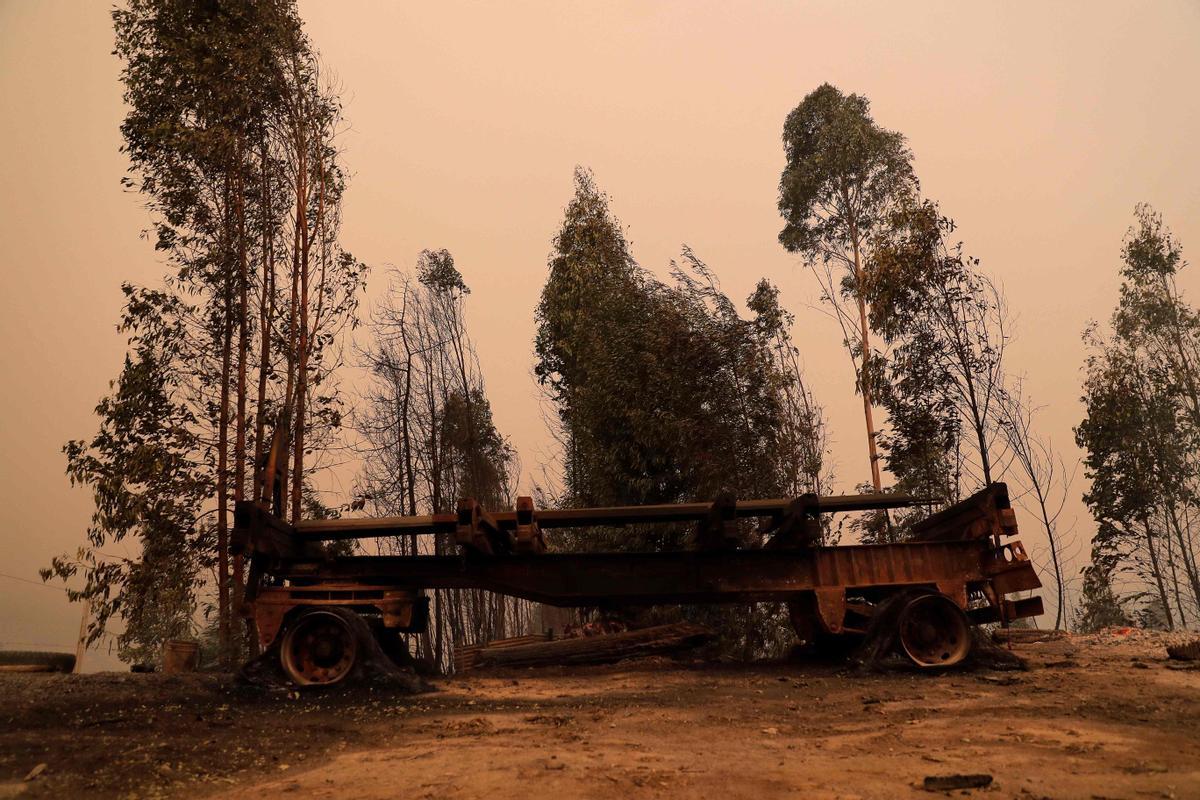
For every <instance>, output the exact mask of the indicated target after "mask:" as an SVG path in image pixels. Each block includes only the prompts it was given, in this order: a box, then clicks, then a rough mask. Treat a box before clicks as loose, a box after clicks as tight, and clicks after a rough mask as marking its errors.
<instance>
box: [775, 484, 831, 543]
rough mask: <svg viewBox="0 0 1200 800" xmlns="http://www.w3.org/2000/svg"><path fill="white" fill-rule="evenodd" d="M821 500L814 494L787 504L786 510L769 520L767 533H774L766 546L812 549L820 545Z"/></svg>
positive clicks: (802, 496) (800, 497)
mask: <svg viewBox="0 0 1200 800" xmlns="http://www.w3.org/2000/svg"><path fill="white" fill-rule="evenodd" d="M820 502H821V499H820V498H819V497H817V496H816V495H815V494H802V495H800V496H799V497H797V498H796V499H795V500H792V502H791V503H789V504H788V507H787V510H786V511H785V512H784V513H783V514H781V515H778V516H776V517H773V518H772V519H771V523H770V525H769V526H768V527H767V529H766V530H767V532H768V533H769V532H772V531H773V532H774V536H772V537H771V538H770V540H769V541H768V542H767V544H766V546H767V547H768V548H772V549H775V548H781V547H813V546H815V545H818V544H820V543H821V517H820Z"/></svg>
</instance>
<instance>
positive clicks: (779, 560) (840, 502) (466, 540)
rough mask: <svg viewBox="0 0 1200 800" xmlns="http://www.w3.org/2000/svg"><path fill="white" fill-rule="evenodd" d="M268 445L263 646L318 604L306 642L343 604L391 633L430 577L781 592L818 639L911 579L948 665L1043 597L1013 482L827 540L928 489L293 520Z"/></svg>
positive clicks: (422, 605) (904, 621)
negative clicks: (625, 546) (447, 546)
mask: <svg viewBox="0 0 1200 800" xmlns="http://www.w3.org/2000/svg"><path fill="white" fill-rule="evenodd" d="M274 450H275V448H272V451H273V452H274ZM273 460H274V459H269V460H268V463H267V464H266V467H267V469H265V470H264V471H263V475H262V476H261V477H260V481H259V499H258V500H256V501H246V502H241V503H239V504H237V508H236V511H235V527H234V531H233V536H232V537H231V539H232V547H233V550H234V552H235V553H240V554H242V555H244V556H245V557H246V558H248V559H249V564H250V569H249V575H248V579H247V584H246V587H245V592H244V597H245V601H246V602H245V606H244V608H243V613H245V614H246V615H247V616H250V617H252V618H253V619H254V620H255V622H256V623H257V627H258V633H259V639H260V643H261V644H262V646H263V647H268V646H270V645H271V644H272V643H275V642H277V640H278V641H280V642H281V643H282V646H284V649H285V650H286V648H287V645H288V642H287V641H283V640H285V639H287V637H288V636H289V631H292V630H293V629H295V628H296V627H297V626H301V627H303V625H304V624H305V623H304V622H303V620H304V619H305V618H306V617H305V615H306V614H313V613H317V612H321V614H323V616H320V619H318V620H317V622H316V623H313V625H316V627H315V628H313V629H312V630H307V632H306V633H305V634H304V635H303V636H301V637H300V638H299V639H298V640H297V639H296V637H295V636H292V639H291V640H288V641H291V642H292V643H293V645H294V646H296V647H301V648H304V647H308V648H309V649H310V650H311V649H312V648H314V647H317V648H318V649H320V647H319V646H323V645H321V642H322V641H323V639H322V637H325V638H329V637H332V638H333V639H335V640H336V639H338V637H341V638H340V644H339V643H338V641H333V642H332V643H330V642H326V643H325V644H326V645H328V646H327V647H325V650H327V651H328V650H329V649H330V648H332V650H333V651H337V653H341V651H342V650H345V649H346V648H353V647H354V641H353V636H351V635H350V633H349V632H348V631H346V630H339V626H340V627H341V628H342V629H344V628H346V623H345V619H346V615H347V614H348V613H358V614H361V613H367V614H369V615H370V616H371V617H372V619H373V621H374V623H375V624H376V626H377V628H378V629H381V630H383V631H385V632H391V633H394V632H397V631H402V632H413V631H419V630H422V629H423V626H424V624H425V621H426V619H427V604H428V600H427V598H425V596H424V593H425V592H426V591H427V590H432V589H486V590H489V591H493V592H497V593H500V594H505V595H511V596H516V597H522V598H525V599H528V600H532V601H536V602H540V603H545V604H549V605H554V606H565V607H570V606H577V607H597V606H599V607H603V606H630V605H662V604H699V603H749V602H759V601H779V602H785V603H787V604H788V608H789V610H790V614H791V620H792V623H793V626H794V627H795V628H796V631H797V634H798V636H799V637H800V638H801V639H803V640H807V641H814V640H820V639H822V638H825V637H836V636H845V635H848V634H861V633H864V632H865V631H866V630H867V628H868V626H869V625H870V624H871V621H872V619H873V618H874V617H875V616H876V615H877V613H878V611H879V609H880V608H881V607H883V606H884V604H885V603H886V602H887V601H888V600H889V598H892V597H897V596H899V595H901V594H904V595H905V601H904V602H906V603H907V604H908V606H906V608H904V609H902V610H901V612H900V615H899V618H898V621H897V623H896V625H897V626H898V628H899V630H898V634H899V636H898V639H899V641H900V645H901V646H902V649H903V651H904V652H905V654H907V655H908V656H909V657H910V658H911V659H912V660H913V661H914V662H916V663H918V664H920V665H922V666H943V665H947V664H949V663H954V662H957V661H959V660H961V659H962V658H963V657H965V655H966V651H967V649H969V646H970V644H969V639H970V637H969V631H967V630H966V625H968V624H971V623H974V624H979V623H992V622H998V623H1001V624H1004V625H1007V624H1008V623H1010V622H1012V621H1014V620H1017V619H1022V618H1027V617H1033V616H1037V615H1039V614H1041V613H1042V610H1043V609H1042V601H1041V598H1040V597H1036V596H1032V597H1026V598H1023V599H1014V598H1010V597H1009V595H1012V594H1015V593H1018V592H1027V591H1031V590H1034V589H1037V588H1039V587H1040V586H1041V582H1040V581H1039V579H1038V576H1037V573H1036V571H1035V569H1034V566H1033V564H1032V562H1031V561H1030V559H1029V556H1028V554H1027V553H1026V552H1025V549H1024V548H1023V547H1022V545H1021V543H1020V542H1019V541H1017V540H1015V539H1014V538H1013V537H1015V535H1016V534H1017V525H1016V518H1015V515H1014V513H1013V510H1012V507H1011V504H1010V502H1009V497H1008V490H1007V487H1006V486H1005V485H1004V484H1002V483H997V484H993V485H991V486H988V487H987V488H985V489H983V490H982V491H980V492H978V493H977V494H975V495H973V496H971V497H969V498H967V499H966V500H963V501H962V502H959V503H957V504H955V505H953V506H950V507H949V508H947V509H945V510H943V511H941V512H939V513H937V514H934V515H932V516H930V517H929V518H927V519H925V520H923V521H922V522H920V523H918V524H917V525H915V526H914V527H913V529H912V531H911V538H910V539H908V540H907V541H904V542H899V543H895V544H876V545H848V546H822V545H820V544H819V542H820V534H821V515H822V514H829V513H839V512H848V511H868V510H877V509H890V508H900V507H905V506H910V505H913V504H914V503H915V502H916V500H915V499H914V498H912V497H907V496H901V495H894V494H865V495H843V496H824V497H818V496H816V495H804V496H801V497H798V498H781V499H767V500H736V499H735V498H733V497H730V496H722V497H720V498H718V499H717V500H715V501H713V502H710V503H681V504H666V505H647V506H623V507H605V508H568V509H535V508H534V506H533V502H532V500H531V499H530V498H527V497H522V498H519V500H518V502H517V505H516V508H514V509H512V510H508V511H492V510H489V509H485V508H483V507H482V506H481V505H480V504H479V503H477V502H476V501H474V500H470V499H464V500H462V501H460V503H459V506H458V511H457V513H454V514H433V515H423V516H405V517H385V518H374V519H325V520H303V521H300V522H298V523H296V524H295V525H291V524H288V523H287V522H285V521H283V520H282V519H281V518H280V516H281V515H280V514H279V513H278V512H279V511H280V509H281V507H282V503H281V500H282V498H281V497H279V492H278V487H279V481H278V475H277V474H276V473H275V472H274V471H273V465H272V463H271V461H273ZM269 478H274V480H268V479H269ZM272 501H273V502H272ZM746 518H753V519H757V520H759V528H758V530H759V531H760V532H762V533H763V538H764V541H765V544H764V545H763V546H762V547H755V548H747V547H742V546H740V538H739V522H738V521H739V520H741V519H746ZM689 522H690V523H693V524H694V525H695V526H696V527H695V535H694V537H693V541H694V547H693V549H690V550H677V551H668V552H602V553H592V552H587V553H583V552H550V551H548V550H547V548H546V536H545V533H546V532H547V531H552V530H554V529H561V528H580V527H592V526H613V525H628V524H635V523H637V524H640V523H689ZM439 534H440V535H443V536H445V537H447V538H450V537H452V538H453V541H454V542H455V544H456V545H457V549H458V554H457V555H408V556H365V555H354V556H340V555H338V556H335V555H331V554H330V552H329V550H328V549H327V548H325V547H324V545H323V543H324V542H329V541H339V540H346V539H356V540H359V539H367V538H380V537H389V536H406V537H409V536H421V535H439ZM339 620H340V622H339ZM318 623H319V624H318ZM310 627H312V626H311V625H310ZM297 642H298V643H297ZM306 642H307V644H306ZM314 642H316V644H315V645H314ZM323 652H324V651H323ZM314 653H315V651H314V652H306V654H302V655H306V656H311V658H310V660H309V662H305V663H309V664H310V667H311V668H310V670H309V672H308V673H307V674H302V673H303V669H301V668H293V669H289V673H290V674H291V677H292V679H293V680H295V681H297V682H299V683H330V682H334V681H335V680H338V679H340V678H341V677H342V676H343V675H342V673H340V672H339V671H338V670H339V669H342V668H343V667H345V663H344V662H345V659H344V658H338V659H335V658H334V657H333V656H330V655H328V654H327V656H326V658H325V660H326V661H330V660H332V661H333V662H334V663H333V666H332V667H330V666H326V667H322V666H320V664H319V663H317V662H320V661H321V659H320V658H319V657H318V656H319V654H315V655H314ZM294 655H295V654H293V656H294ZM285 656H286V653H285ZM297 658H298V657H293V658H292V659H291V662H290V663H293V664H294V663H299V662H297ZM313 659H316V660H315V661H314V660H313ZM284 661H285V666H286V665H287V663H288V659H287V658H286V657H285V658H284ZM300 661H303V659H300ZM350 661H351V663H352V662H353V659H351V660H350ZM297 670H299V673H298V672H297ZM346 670H348V667H345V669H343V670H342V671H343V672H344V671H346Z"/></svg>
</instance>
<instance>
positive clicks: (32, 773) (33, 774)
mask: <svg viewBox="0 0 1200 800" xmlns="http://www.w3.org/2000/svg"><path fill="white" fill-rule="evenodd" d="M47 766H48V765H47V764H46V762H44V761H43V762H42V763H41V764H38V765H37V766H36V767H34V768H33V769H31V770H29V774H28V775H26V776H25V780H27V781H32V780H37V777H38V776H39V775H41V774H42V773H43V772H45V771H46V767H47Z"/></svg>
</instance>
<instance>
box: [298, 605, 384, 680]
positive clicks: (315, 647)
mask: <svg viewBox="0 0 1200 800" xmlns="http://www.w3.org/2000/svg"><path fill="white" fill-rule="evenodd" d="M362 627H363V625H362V621H361V620H360V619H358V617H357V616H356V615H355V614H354V612H352V611H347V610H345V609H340V608H314V609H309V610H308V611H304V612H302V613H301V614H300V615H298V616H297V617H296V618H295V619H293V620H292V621H291V623H289V624H288V627H287V630H286V631H285V632H284V634H283V640H282V642H280V648H279V661H280V664H281V665H282V666H283V670H284V672H286V673H287V675H288V677H289V678H291V680H292V682H293V683H295V684H297V685H298V686H331V685H333V684H335V683H338V682H339V681H341V680H342V679H344V678H345V677H346V676H347V675H349V674H350V672H351V670H353V669H354V665H355V663H356V662H357V661H358V658H359V653H360V651H361V649H362V648H361V645H360V638H361V634H362V631H361V630H360V628H362Z"/></svg>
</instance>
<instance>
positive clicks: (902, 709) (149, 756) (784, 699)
mask: <svg viewBox="0 0 1200 800" xmlns="http://www.w3.org/2000/svg"><path fill="white" fill-rule="evenodd" d="M1017 651H1018V652H1019V653H1021V654H1022V655H1023V656H1025V657H1026V658H1027V659H1028V660H1029V662H1030V666H1031V669H1030V670H1029V671H1026V672H1015V673H1014V672H1003V673H999V672H986V671H985V672H969V673H952V674H944V675H936V676H933V675H927V674H913V673H891V674H885V675H866V676H862V675H858V674H856V673H853V672H851V671H849V670H848V669H847V668H846V667H844V666H838V665H828V664H825V665H821V664H799V665H797V664H787V665H783V664H780V665H755V666H717V665H679V664H674V663H671V662H665V661H664V662H659V661H654V662H642V663H633V664H626V665H616V666H614V667H607V668H587V669H575V670H569V671H568V670H548V669H542V670H536V671H533V670H524V671H519V672H517V671H514V672H507V673H497V672H493V673H486V674H484V673H480V674H474V673H468V675H467V676H465V677H464V678H455V679H451V680H448V681H441V682H438V684H437V687H438V691H437V692H434V693H430V694H425V695H420V696H416V697H412V696H401V695H394V694H381V693H362V692H359V693H356V694H353V695H340V696H331V695H324V696H322V695H303V696H301V697H299V698H298V699H297V698H295V697H294V696H293V697H286V698H285V697H280V696H272V697H264V696H262V695H260V694H246V693H244V692H242V691H239V690H235V689H233V688H231V687H229V686H228V684H227V682H226V681H224V680H223V679H221V678H217V677H203V676H194V677H189V678H187V679H171V678H162V677H157V676H115V675H114V676H84V677H72V676H62V677H49V678H47V677H43V678H41V679H40V683H39V682H38V680H39V679H37V678H35V677H33V676H24V677H17V676H0V693H2V694H0V697H2V699H0V797H5V796H20V797H29V798H34V797H73V796H88V797H140V798H146V797H189V798H193V797H212V798H222V799H226V798H228V799H232V798H251V797H254V798H261V797H276V796H281V797H315V798H329V800H335V799H338V798H356V799H358V798H362V799H364V800H365V799H368V798H396V797H404V798H410V797H411V798H425V797H428V798H492V799H498V798H522V799H527V798H540V797H552V798H556V800H566V799H567V798H583V797H587V798H626V797H646V798H659V797H661V798H668V797H672V798H673V797H696V798H700V797H703V798H708V797H720V798H762V797H774V796H792V797H805V798H835V797H841V798H851V797H862V798H896V797H932V796H936V795H934V794H930V793H929V792H927V791H925V790H924V789H923V788H922V782H923V780H924V778H925V777H926V776H942V775H950V774H955V773H975V774H979V773H986V774H989V775H991V776H992V777H993V782H992V784H991V785H990V786H989V787H987V788H985V789H977V790H973V791H968V790H959V791H955V792H954V793H953V794H954V796H963V794H966V795H970V796H978V797H981V798H1010V797H1011V798H1040V797H1050V798H1147V797H1178V798H1200V670H1197V669H1194V668H1186V667H1185V666H1184V665H1181V664H1177V663H1173V662H1168V661H1167V660H1166V659H1165V653H1164V652H1163V647H1162V642H1161V641H1160V640H1156V639H1153V638H1151V637H1145V636H1142V635H1139V634H1137V633H1136V632H1135V633H1134V634H1133V635H1132V636H1112V635H1110V634H1101V635H1098V636H1096V637H1090V638H1075V639H1072V640H1069V641H1058V642H1051V643H1043V644H1030V645H1022V646H1019V647H1018V648H1017ZM1180 667H1183V668H1180ZM40 763H45V764H46V767H45V768H44V770H43V771H42V773H41V774H40V775H39V776H37V777H36V778H35V779H34V780H32V781H28V782H26V781H23V780H22V778H23V776H24V775H25V774H27V773H28V772H29V771H30V770H31V769H33V768H34V767H35V766H36V765H37V764H40ZM5 781H7V783H5Z"/></svg>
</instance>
